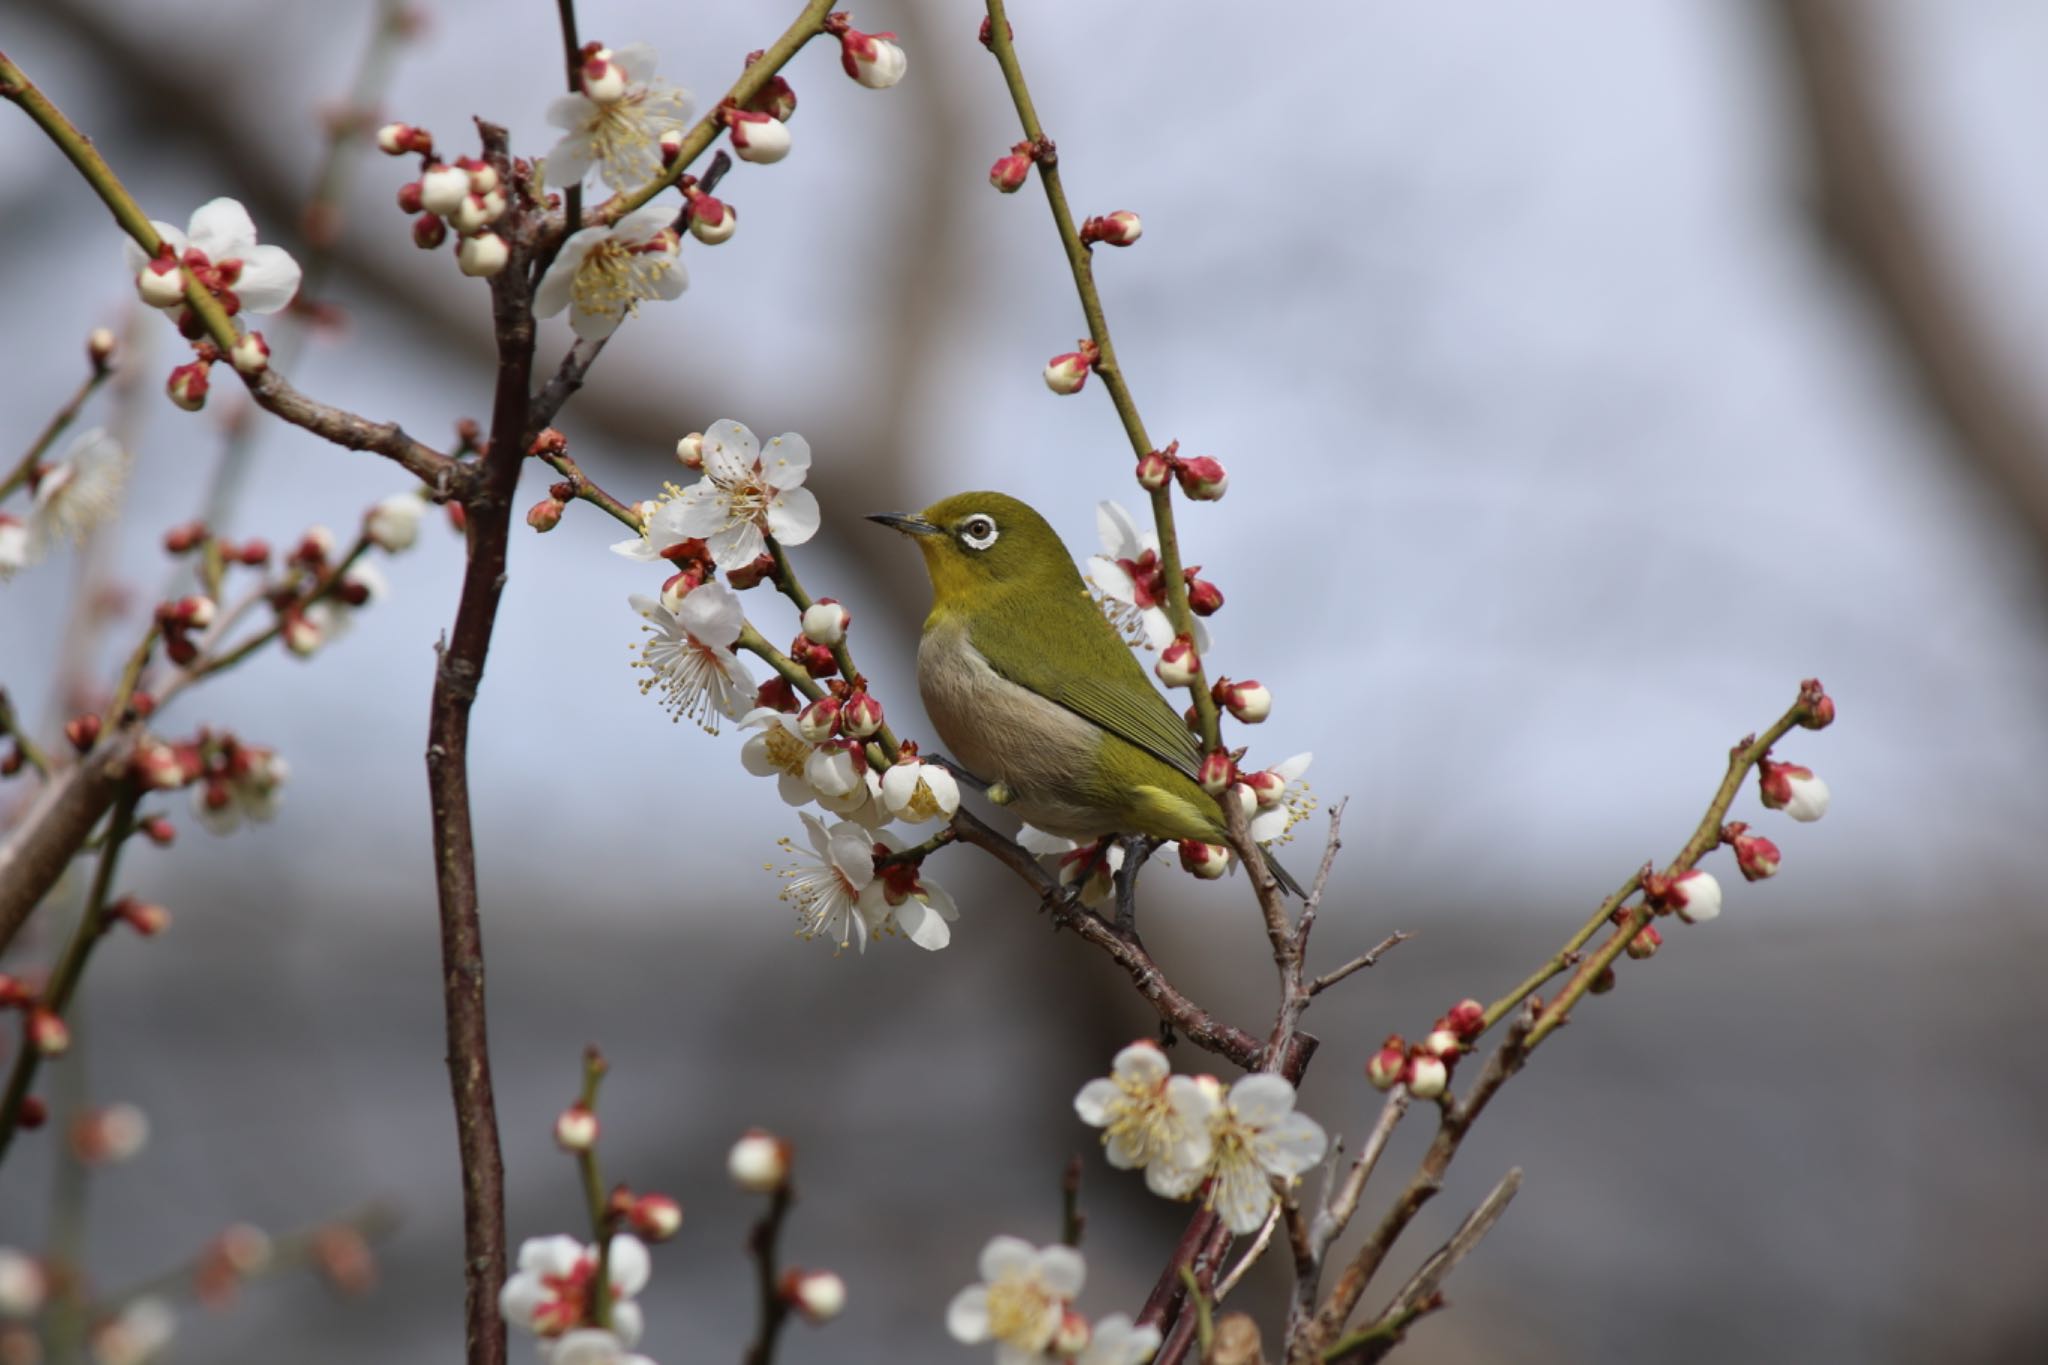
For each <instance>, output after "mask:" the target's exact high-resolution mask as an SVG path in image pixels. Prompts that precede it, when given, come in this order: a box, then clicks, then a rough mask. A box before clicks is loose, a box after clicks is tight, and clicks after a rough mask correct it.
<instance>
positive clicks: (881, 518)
mask: <svg viewBox="0 0 2048 1365" xmlns="http://www.w3.org/2000/svg"><path fill="white" fill-rule="evenodd" d="M868 520H869V521H872V522H875V523H877V524H879V525H882V526H886V527H888V528H889V529H890V530H892V531H901V532H902V533H903V534H904V535H906V536H940V535H944V534H945V533H946V531H945V528H944V527H942V526H934V525H932V524H931V523H930V522H928V521H926V520H925V519H924V518H923V517H921V516H918V515H917V514H916V513H915V512H877V513H876V514H875V515H874V516H871V517H869V518H868Z"/></svg>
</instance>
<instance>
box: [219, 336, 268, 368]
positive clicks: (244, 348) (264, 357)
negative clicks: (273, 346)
mask: <svg viewBox="0 0 2048 1365" xmlns="http://www.w3.org/2000/svg"><path fill="white" fill-rule="evenodd" d="M228 359H229V360H231V361H233V362H234V365H235V369H236V371H237V372H239V373H241V374H262V373H263V372H264V371H265V370H267V369H269V368H270V343H269V342H267V341H265V340H264V339H263V333H261V332H248V333H245V334H244V335H242V336H240V337H237V338H236V339H235V348H234V349H233V350H232V351H230V352H228Z"/></svg>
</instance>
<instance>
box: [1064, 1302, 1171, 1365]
mask: <svg viewBox="0 0 2048 1365" xmlns="http://www.w3.org/2000/svg"><path fill="white" fill-rule="evenodd" d="M1158 1350H1159V1329H1158V1328H1157V1327H1134V1326H1132V1325H1131V1319H1130V1315H1129V1314H1127V1313H1111V1314H1110V1315H1109V1316H1108V1317H1106V1318H1102V1319H1100V1320H1098V1321H1097V1322H1096V1324H1095V1326H1094V1327H1093V1328H1092V1329H1091V1330H1090V1331H1089V1334H1088V1349H1087V1350H1085V1351H1083V1352H1081V1354H1080V1355H1079V1356H1077V1357H1075V1360H1074V1365H1145V1362H1146V1361H1148V1360H1150V1359H1152V1357H1153V1356H1154V1355H1155V1354H1157V1353H1158Z"/></svg>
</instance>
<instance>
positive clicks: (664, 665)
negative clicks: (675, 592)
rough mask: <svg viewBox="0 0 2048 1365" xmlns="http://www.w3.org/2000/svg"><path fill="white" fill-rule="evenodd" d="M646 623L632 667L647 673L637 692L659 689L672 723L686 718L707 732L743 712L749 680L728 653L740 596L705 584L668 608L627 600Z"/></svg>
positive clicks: (739, 617) (750, 695) (750, 692)
mask: <svg viewBox="0 0 2048 1365" xmlns="http://www.w3.org/2000/svg"><path fill="white" fill-rule="evenodd" d="M627 601H628V602H629V603H631V605H632V607H633V610H634V611H636V612H638V613H639V614H640V615H641V616H642V617H643V618H644V619H645V620H646V621H647V625H646V626H644V627H642V629H644V630H645V631H646V632H647V639H646V640H645V641H643V642H642V643H641V646H640V657H639V658H638V659H637V660H635V661H634V664H633V666H634V667H635V668H644V669H646V670H647V677H646V678H644V679H642V680H641V683H640V690H641V692H643V693H646V692H651V691H653V690H655V689H656V688H659V689H660V690H661V694H662V705H663V706H664V707H665V708H667V710H668V711H669V712H670V714H672V715H673V716H674V717H675V718H676V719H677V720H681V719H682V718H683V717H685V716H688V717H689V718H690V719H691V720H693V721H695V722H697V724H698V725H700V726H702V727H703V728H704V729H705V730H706V731H708V732H710V733H711V734H714V735H715V734H717V733H718V718H719V717H720V716H721V715H723V716H730V717H732V718H733V719H734V720H738V719H740V718H741V717H743V716H745V715H747V714H748V704H749V703H750V702H752V701H753V699H754V691H755V688H754V677H753V674H751V673H749V672H748V671H747V666H746V665H745V664H743V663H741V662H740V661H739V659H738V657H737V656H735V655H734V654H733V652H732V643H733V641H735V640H737V639H739V638H740V628H741V627H742V626H744V625H745V624H746V619H747V618H746V611H745V609H744V608H743V607H741V606H740V598H739V594H738V593H736V592H734V591H733V590H732V589H731V588H728V587H727V586H725V584H723V583H705V584H703V585H701V586H699V587H697V588H695V589H692V590H691V592H690V593H689V595H687V596H686V597H684V598H683V600H682V601H681V602H680V603H678V604H677V605H676V607H675V608H674V610H670V609H669V607H668V606H667V605H665V604H664V603H662V602H660V601H657V600H655V599H654V598H651V597H642V596H640V595H639V594H637V593H636V594H634V595H633V596H632V597H629V598H628V599H627Z"/></svg>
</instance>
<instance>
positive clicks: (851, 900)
mask: <svg viewBox="0 0 2048 1365" xmlns="http://www.w3.org/2000/svg"><path fill="white" fill-rule="evenodd" d="M800 814H801V815H802V817H803V822H804V832H805V834H807V835H808V836H809V837H810V842H811V853H810V855H809V856H806V855H804V854H802V853H800V852H798V850H797V847H796V844H795V843H794V842H792V841H791V840H789V839H784V840H782V847H783V848H784V849H786V850H787V851H789V852H791V853H796V854H797V857H798V859H799V861H798V862H797V863H796V865H795V866H793V867H790V868H787V869H785V870H784V871H783V873H782V876H783V878H784V879H785V884H784V886H783V888H782V899H783V900H785V901H788V902H789V903H790V904H791V905H793V906H795V907H796V932H797V936H798V937H799V938H817V937H819V936H820V935H823V936H824V937H826V938H829V939H831V940H832V942H833V943H835V944H837V945H838V947H839V948H840V949H841V950H842V951H843V950H844V949H845V948H846V946H847V944H848V943H856V944H857V945H858V947H859V949H860V951H861V952H866V951H867V949H868V919H867V916H866V915H865V914H864V913H863V911H862V906H861V902H862V900H863V899H864V898H865V895H866V892H867V889H868V887H869V886H871V885H873V884H874V881H875V853H874V848H875V840H874V835H872V834H871V833H869V832H868V831H867V830H865V829H863V828H861V827H860V826H859V825H857V824H854V823H853V822H852V821H850V820H842V821H840V822H839V823H837V824H835V825H833V826H832V827H831V828H830V829H827V828H826V827H825V822H824V821H823V820H820V819H819V818H818V817H817V816H815V815H813V814H811V813H810V812H809V811H803V812H800Z"/></svg>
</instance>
